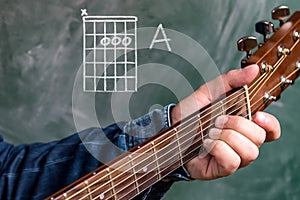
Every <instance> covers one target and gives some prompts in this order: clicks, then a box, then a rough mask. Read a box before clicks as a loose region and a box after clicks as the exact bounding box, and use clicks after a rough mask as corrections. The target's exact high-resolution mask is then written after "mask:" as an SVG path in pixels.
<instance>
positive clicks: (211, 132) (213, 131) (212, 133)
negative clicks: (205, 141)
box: [208, 128, 222, 140]
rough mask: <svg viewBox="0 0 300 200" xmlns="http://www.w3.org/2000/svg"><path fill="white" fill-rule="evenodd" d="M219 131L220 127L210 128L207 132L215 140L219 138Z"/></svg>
mask: <svg viewBox="0 0 300 200" xmlns="http://www.w3.org/2000/svg"><path fill="white" fill-rule="evenodd" d="M221 132H222V130H221V129H218V128H211V129H210V130H209V132H208V136H209V137H210V138H211V139H213V140H217V139H219V138H220V135H221Z"/></svg>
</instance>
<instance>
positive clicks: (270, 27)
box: [255, 20, 275, 42]
mask: <svg viewBox="0 0 300 200" xmlns="http://www.w3.org/2000/svg"><path fill="white" fill-rule="evenodd" d="M255 31H256V32H258V33H260V34H262V35H263V36H264V42H266V41H267V39H268V38H269V35H270V34H271V33H274V32H275V28H274V24H273V23H272V22H270V21H267V20H263V21H259V22H257V23H256V24H255Z"/></svg>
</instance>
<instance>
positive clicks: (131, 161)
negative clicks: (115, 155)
mask: <svg viewBox="0 0 300 200" xmlns="http://www.w3.org/2000/svg"><path fill="white" fill-rule="evenodd" d="M128 158H129V159H130V165H131V168H132V172H133V174H134V180H135V181H134V182H135V186H136V190H137V193H138V194H139V193H140V191H139V186H138V179H137V177H136V171H135V166H134V164H133V160H132V156H131V155H129V156H128Z"/></svg>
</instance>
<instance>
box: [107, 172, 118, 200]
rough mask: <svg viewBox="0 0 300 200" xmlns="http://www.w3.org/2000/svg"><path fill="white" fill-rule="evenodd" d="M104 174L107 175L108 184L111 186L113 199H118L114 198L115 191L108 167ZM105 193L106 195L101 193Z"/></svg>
mask: <svg viewBox="0 0 300 200" xmlns="http://www.w3.org/2000/svg"><path fill="white" fill-rule="evenodd" d="M106 172H107V173H108V174H109V183H110V186H111V188H112V193H113V197H114V199H115V200H117V199H118V198H117V196H116V191H115V187H114V184H113V182H112V181H113V179H112V177H111V173H110V169H109V167H108V168H107V170H106ZM105 193H106V192H103V194H105Z"/></svg>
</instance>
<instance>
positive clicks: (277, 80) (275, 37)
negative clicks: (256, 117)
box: [237, 6, 300, 112]
mask: <svg viewBox="0 0 300 200" xmlns="http://www.w3.org/2000/svg"><path fill="white" fill-rule="evenodd" d="M288 14H289V9H288V8H287V7H286V6H279V7H276V8H275V9H274V10H273V11H272V18H273V19H278V20H279V21H280V23H279V24H280V27H279V28H275V27H274V24H273V23H272V22H268V21H260V22H258V23H257V24H256V26H255V27H256V31H257V32H258V33H260V34H262V35H263V40H264V42H263V43H260V44H259V45H258V48H257V50H256V52H255V53H253V54H251V53H250V51H251V50H252V49H254V48H255V47H254V43H255V42H256V41H255V38H254V37H253V36H251V37H244V38H241V39H240V40H239V41H238V43H237V45H238V49H239V50H242V51H246V52H247V56H246V57H245V58H244V59H243V60H242V62H241V64H242V67H245V66H247V65H250V64H257V65H258V66H259V67H260V75H259V76H258V77H257V78H256V79H255V80H254V81H253V82H252V84H250V86H249V95H250V102H251V105H253V106H252V109H253V111H254V112H256V111H259V110H263V109H264V108H265V107H267V106H268V105H269V104H270V103H271V102H272V101H274V100H277V99H279V97H280V94H281V92H282V91H283V90H284V89H286V88H287V87H288V86H289V85H291V84H292V83H293V82H294V81H295V79H296V78H297V77H298V76H299V71H300V45H299V43H300V34H299V33H300V11H297V12H295V13H294V14H293V15H292V16H291V17H290V18H289V19H288V20H286V21H284V19H285V18H286V17H287V15H288ZM256 43H257V42H256Z"/></svg>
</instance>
